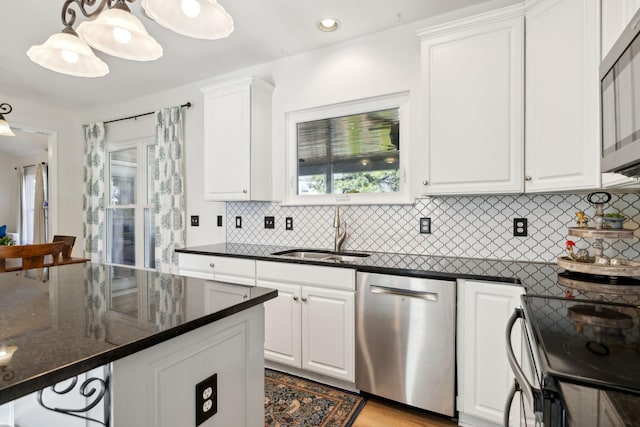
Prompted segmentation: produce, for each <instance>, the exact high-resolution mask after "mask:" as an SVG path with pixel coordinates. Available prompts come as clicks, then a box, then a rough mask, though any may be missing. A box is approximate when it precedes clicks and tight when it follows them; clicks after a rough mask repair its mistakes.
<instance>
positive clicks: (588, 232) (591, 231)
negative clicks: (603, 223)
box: [569, 227, 633, 239]
mask: <svg viewBox="0 0 640 427" xmlns="http://www.w3.org/2000/svg"><path fill="white" fill-rule="evenodd" d="M569 236H576V237H591V238H595V239H630V238H632V237H633V230H628V229H626V228H600V229H596V228H593V227H583V228H581V227H569Z"/></svg>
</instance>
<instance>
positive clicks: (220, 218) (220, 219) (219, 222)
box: [217, 215, 222, 227]
mask: <svg viewBox="0 0 640 427" xmlns="http://www.w3.org/2000/svg"><path fill="white" fill-rule="evenodd" d="M217 221H218V227H222V215H218V218H217Z"/></svg>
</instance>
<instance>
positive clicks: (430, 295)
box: [369, 285, 438, 301]
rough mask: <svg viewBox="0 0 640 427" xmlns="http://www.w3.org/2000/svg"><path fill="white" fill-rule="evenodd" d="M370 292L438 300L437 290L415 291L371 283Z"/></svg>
mask: <svg viewBox="0 0 640 427" xmlns="http://www.w3.org/2000/svg"><path fill="white" fill-rule="evenodd" d="M369 292H371V293H372V294H380V295H397V296H402V297H409V298H420V299H423V300H427V301H438V293H437V292H427V291H414V290H412V289H398V288H391V287H389V286H381V285H369Z"/></svg>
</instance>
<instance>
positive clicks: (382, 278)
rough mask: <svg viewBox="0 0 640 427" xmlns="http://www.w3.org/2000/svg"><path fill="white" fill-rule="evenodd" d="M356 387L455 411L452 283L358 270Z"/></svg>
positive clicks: (444, 411) (441, 410) (439, 410)
mask: <svg viewBox="0 0 640 427" xmlns="http://www.w3.org/2000/svg"><path fill="white" fill-rule="evenodd" d="M357 280H358V281H357V292H356V387H357V388H358V389H360V390H361V391H364V392H367V393H370V394H373V395H376V396H380V397H384V398H387V399H391V400H395V401H397V402H402V403H405V404H407V405H411V406H415V407H418V408H422V409H426V410H429V411H433V412H437V413H440V414H445V415H450V416H453V415H454V411H455V336H456V332H455V312H456V302H455V301H456V299H455V296H456V283H455V281H453V280H452V281H446V280H432V279H424V278H416V277H406V276H391V275H383V274H374V273H361V272H359V273H358V274H357Z"/></svg>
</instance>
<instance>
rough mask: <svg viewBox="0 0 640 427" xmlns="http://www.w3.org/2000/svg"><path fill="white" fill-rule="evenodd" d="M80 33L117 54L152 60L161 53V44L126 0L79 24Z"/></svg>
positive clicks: (98, 45) (106, 50) (110, 53)
mask: <svg viewBox="0 0 640 427" xmlns="http://www.w3.org/2000/svg"><path fill="white" fill-rule="evenodd" d="M78 34H80V37H82V38H83V39H84V40H86V41H87V43H88V44H89V46H91V47H93V48H95V49H98V50H100V51H102V52H104V53H108V54H109V55H113V56H117V57H118V58H123V59H130V60H133V61H153V60H154V59H158V58H160V57H161V56H162V46H160V44H158V42H157V41H155V39H154V38H153V37H151V36H150V35H149V33H147V30H146V29H145V28H144V25H142V22H140V20H139V19H138V18H136V17H135V16H133V14H132V13H131V10H129V8H128V7H127V5H126V4H125V3H124V0H120V1H118V3H116V5H115V6H113V7H112V8H111V9H107V10H105V11H103V12H102V13H101V14H100V15H98V17H97V18H96V19H95V20H93V21H85V22H83V23H82V24H80V25H79V26H78Z"/></svg>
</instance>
